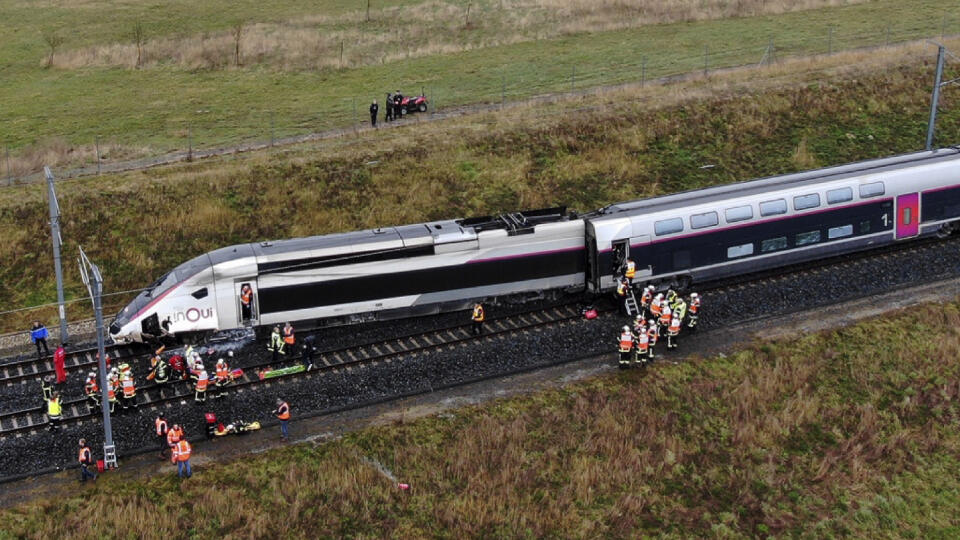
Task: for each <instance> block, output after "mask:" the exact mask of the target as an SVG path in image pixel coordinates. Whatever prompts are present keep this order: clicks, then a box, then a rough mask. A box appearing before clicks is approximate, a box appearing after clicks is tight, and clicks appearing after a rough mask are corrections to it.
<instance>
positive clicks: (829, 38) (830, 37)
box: [827, 26, 833, 54]
mask: <svg viewBox="0 0 960 540" xmlns="http://www.w3.org/2000/svg"><path fill="white" fill-rule="evenodd" d="M827 54H833V27H832V26H831V27H830V28H829V34H828V36H827Z"/></svg>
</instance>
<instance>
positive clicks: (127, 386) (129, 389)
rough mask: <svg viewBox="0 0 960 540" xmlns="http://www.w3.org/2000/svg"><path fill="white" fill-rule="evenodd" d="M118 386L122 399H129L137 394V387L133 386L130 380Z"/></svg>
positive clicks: (125, 380)
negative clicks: (121, 391)
mask: <svg viewBox="0 0 960 540" xmlns="http://www.w3.org/2000/svg"><path fill="white" fill-rule="evenodd" d="M120 385H121V386H122V387H123V397H125V398H129V397H133V396H135V395H136V394H137V387H136V386H134V384H133V379H132V378H127V379H124V380H123V382H122V383H120Z"/></svg>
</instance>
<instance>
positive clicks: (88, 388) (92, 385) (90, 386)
mask: <svg viewBox="0 0 960 540" xmlns="http://www.w3.org/2000/svg"><path fill="white" fill-rule="evenodd" d="M83 390H84V392H86V393H87V395H88V396H89V395H91V394H96V393H97V392H99V391H100V387H99V386H97V380H96V379H87V384H86V385H84V387H83Z"/></svg>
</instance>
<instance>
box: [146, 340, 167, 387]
mask: <svg viewBox="0 0 960 540" xmlns="http://www.w3.org/2000/svg"><path fill="white" fill-rule="evenodd" d="M161 351H163V347H160V348H159V349H157V353H156V354H155V355H153V358H151V359H150V374H149V375H147V380H148V381H153V382H155V383H157V385H158V386H159V385H164V384H166V383H167V381H169V380H170V364H168V363H167V361H166V360H164V359H163V357H162V356H160V352H161Z"/></svg>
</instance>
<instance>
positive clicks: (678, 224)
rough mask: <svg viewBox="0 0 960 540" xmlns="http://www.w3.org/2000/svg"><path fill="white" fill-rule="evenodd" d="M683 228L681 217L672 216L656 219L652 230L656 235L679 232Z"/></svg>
mask: <svg viewBox="0 0 960 540" xmlns="http://www.w3.org/2000/svg"><path fill="white" fill-rule="evenodd" d="M682 230H683V218H672V219H664V220H660V221H657V222H656V223H654V224H653V232H655V233H657V236H663V235H665V234H671V233H676V232H680V231H682Z"/></svg>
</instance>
